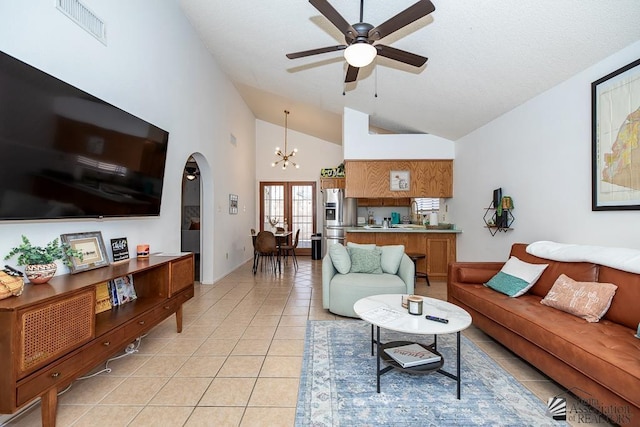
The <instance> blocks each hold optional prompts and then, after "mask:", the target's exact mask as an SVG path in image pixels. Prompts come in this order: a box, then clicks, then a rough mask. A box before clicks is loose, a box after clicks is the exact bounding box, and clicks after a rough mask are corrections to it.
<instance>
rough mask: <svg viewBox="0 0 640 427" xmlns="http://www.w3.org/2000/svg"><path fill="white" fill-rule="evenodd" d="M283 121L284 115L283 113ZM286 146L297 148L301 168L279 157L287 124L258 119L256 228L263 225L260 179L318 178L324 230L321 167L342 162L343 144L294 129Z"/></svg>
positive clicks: (318, 225) (318, 221) (319, 212)
mask: <svg viewBox="0 0 640 427" xmlns="http://www.w3.org/2000/svg"><path fill="white" fill-rule="evenodd" d="M294 114H295V111H291V114H290V115H289V123H291V121H292V120H295V119H294V117H293V116H294ZM283 121H284V116H283ZM287 146H288V147H287V148H288V150H289V151H291V150H293V149H294V148H297V149H298V153H297V154H296V157H295V161H296V163H298V164H299V165H300V168H299V169H296V168H294V167H292V166H289V167H287V169H286V170H282V168H281V167H280V166H279V165H278V166H276V167H271V163H273V162H274V161H276V160H277V159H276V155H275V154H274V153H275V148H276V147H280V148H282V149H284V126H277V125H274V124H271V123H268V122H265V121H262V120H256V164H255V170H256V200H255V203H256V212H255V221H254V222H255V228H256V230H259V229H260V222H261V219H260V199H259V198H260V196H261V195H260V194H259V193H260V181H315V182H316V196H317V203H316V205H317V207H318V210H317V215H316V230H317V232H318V233H321V232H322V195H321V193H320V169H322V168H333V167H336V166H338V165H339V164H340V163H342V161H343V160H342V159H343V155H342V146H340V145H336V144H334V143H332V142H328V141H325V140H322V139H319V138H315V137H313V136H309V135H307V134H304V133H300V132H296V131H293V130H291V129H289V130H288V131H287ZM252 227H253V226H252Z"/></svg>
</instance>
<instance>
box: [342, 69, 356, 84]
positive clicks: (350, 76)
mask: <svg viewBox="0 0 640 427" xmlns="http://www.w3.org/2000/svg"><path fill="white" fill-rule="evenodd" d="M358 71H360V68H358V67H354V66H353V65H349V68H347V75H346V77H345V78H344V82H345V83H351V82H355V81H356V79H357V78H358Z"/></svg>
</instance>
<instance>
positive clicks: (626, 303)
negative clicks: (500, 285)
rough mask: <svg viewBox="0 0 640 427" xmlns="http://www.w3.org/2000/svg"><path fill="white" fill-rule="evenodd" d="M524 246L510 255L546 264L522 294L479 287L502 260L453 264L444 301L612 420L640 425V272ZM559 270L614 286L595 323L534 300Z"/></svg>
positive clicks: (586, 279) (496, 269)
mask: <svg viewBox="0 0 640 427" xmlns="http://www.w3.org/2000/svg"><path fill="white" fill-rule="evenodd" d="M526 246H527V245H526V244H522V243H516V244H514V245H513V246H512V248H511V255H513V256H516V257H517V258H519V259H520V260H522V261H525V262H528V263H534V264H549V266H548V267H547V268H546V269H545V271H544V273H543V274H542V276H541V277H540V279H539V280H538V281H537V282H536V284H535V285H534V286H533V287H532V288H531V289H529V291H528V292H527V293H526V294H524V295H522V296H520V297H518V298H510V297H508V296H507V295H504V294H501V293H499V292H496V291H494V290H492V289H490V288H487V287H486V286H483V283H485V282H487V281H488V280H489V279H490V278H491V277H493V275H495V274H496V273H497V272H498V271H499V270H500V268H501V267H502V265H503V264H504V263H501V262H456V263H452V264H450V265H449V275H448V282H447V292H448V300H449V301H450V302H451V303H453V304H456V305H458V306H460V307H462V308H464V309H465V310H467V311H468V312H469V313H470V314H471V316H472V318H473V324H475V325H476V326H477V327H478V328H480V329H481V330H483V331H484V332H485V333H487V334H488V335H490V336H491V337H493V338H494V339H496V340H497V341H498V342H500V343H501V344H503V345H504V346H505V347H507V348H509V349H510V350H511V351H513V352H514V353H516V354H517V355H518V356H520V357H522V358H523V359H524V360H526V361H528V362H529V363H530V364H532V365H533V366H535V367H536V368H538V369H539V370H540V371H542V372H544V373H545V374H546V375H548V376H549V377H550V378H552V379H553V380H555V381H556V382H557V383H559V384H561V385H562V386H563V387H565V388H566V389H567V390H568V391H570V392H572V393H573V394H575V395H576V396H578V397H579V398H580V399H582V400H584V401H585V402H587V403H589V404H590V405H591V406H592V407H594V408H596V409H597V410H599V411H600V413H602V414H603V415H605V416H606V417H607V418H609V419H610V420H611V421H613V422H614V423H616V424H621V425H625V424H626V425H640V339H638V338H635V336H634V335H635V334H636V328H637V326H638V323H639V322H640V275H639V274H634V273H628V272H624V271H621V270H616V269H613V268H610V267H606V266H601V265H597V264H592V263H586V262H560V261H551V260H548V259H544V258H538V257H536V256H533V255H530V254H528V253H527V252H526ZM561 273H564V274H566V275H567V276H569V277H571V278H572V279H574V280H576V281H591V282H593V281H598V282H602V283H613V284H615V285H617V286H618V289H617V290H616V294H615V296H614V298H613V301H612V303H611V307H610V308H609V310H608V311H607V313H606V314H605V316H604V317H603V318H602V319H601V320H600V322H597V323H589V322H587V321H586V320H584V319H582V318H579V317H576V316H573V315H571V314H568V313H565V312H563V311H560V310H557V309H554V308H551V307H548V306H546V305H542V304H540V300H541V299H542V298H544V297H545V295H546V294H547V292H548V291H549V289H550V288H551V286H552V285H553V283H554V282H555V280H556V279H557V278H558V276H559V275H560V274H561ZM549 397H552V396H549ZM569 412H570V408H569V407H568V408H567V415H568V416H569Z"/></svg>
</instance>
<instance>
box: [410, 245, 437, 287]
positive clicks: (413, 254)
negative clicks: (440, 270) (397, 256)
mask: <svg viewBox="0 0 640 427" xmlns="http://www.w3.org/2000/svg"><path fill="white" fill-rule="evenodd" d="M407 256H408V257H409V258H411V261H413V265H415V276H414V280H415V281H416V282H417V281H418V277H424V278H425V279H426V280H427V286H431V283H429V276H428V275H427V273H423V272H421V271H418V260H419V259H422V258H426V257H427V256H426V255H425V254H419V253H417V252H407Z"/></svg>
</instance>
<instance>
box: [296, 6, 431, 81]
mask: <svg viewBox="0 0 640 427" xmlns="http://www.w3.org/2000/svg"><path fill="white" fill-rule="evenodd" d="M309 3H311V4H312V5H313V7H315V8H316V9H318V11H319V12H320V13H322V15H324V16H325V17H326V18H327V19H328V20H329V21H330V22H331V23H332V24H333V25H334V26H335V27H336V28H337V29H338V30H340V31H341V32H342V34H344V39H345V41H346V43H347V44H346V45H338V46H329V47H322V48H318V49H311V50H304V51H301V52H294V53H288V54H287V58H289V59H297V58H303V57H305V56H311V55H319V54H322V53H328V52H336V51H339V50H344V57H345V59H346V60H347V63H348V64H349V67H348V68H347V74H346V77H345V80H344V81H345V83H350V82H354V81H356V79H357V78H358V71H359V70H360V68H361V67H366V66H367V65H369V64H371V62H372V61H373V60H374V59H375V57H376V56H377V55H380V56H384V57H385V58H389V59H393V60H394V61H399V62H402V63H404V64H408V65H412V66H414V67H422V66H423V65H424V64H425V62H427V58H426V57H424V56H420V55H416V54H415V53H411V52H407V51H405V50H401V49H396V48H393V47H390V46H386V45H383V44H376V45H374V44H373V43H374V42H376V41H378V40H380V39H382V38H384V37H386V36H388V35H389V34H391V33H394V32H396V31H398V30H399V29H401V28H403V27H405V26H407V25H409V24H411V23H412V22H414V21H417V20H418V19H420V18H422V17H423V16H427V15H428V14H430V13H431V12H433V11H434V10H436V8H435V6H434V5H433V3H431V2H430V1H429V0H419V1H418V2H417V3H415V4H414V5H412V6H409V7H408V8H407V9H405V10H403V11H402V12H400V13H398V14H397V15H395V16H394V17H392V18H390V19H388V20H386V21H385V22H383V23H382V24H380V25H378V26H377V27H374V26H373V25H371V24H369V23H366V22H364V0H360V22H357V23H355V24H352V25H350V24H349V23H348V22H347V21H346V20H345V19H344V18H343V17H342V15H340V14H339V13H338V11H337V10H335V9H334V7H333V6H331V4H329V2H328V1H327V0H309Z"/></svg>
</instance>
